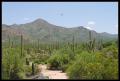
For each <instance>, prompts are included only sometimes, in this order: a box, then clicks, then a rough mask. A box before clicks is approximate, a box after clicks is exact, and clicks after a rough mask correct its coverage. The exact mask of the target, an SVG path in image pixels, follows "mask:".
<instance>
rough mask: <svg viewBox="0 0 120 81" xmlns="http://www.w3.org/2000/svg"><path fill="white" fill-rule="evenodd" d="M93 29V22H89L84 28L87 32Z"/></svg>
mask: <svg viewBox="0 0 120 81" xmlns="http://www.w3.org/2000/svg"><path fill="white" fill-rule="evenodd" d="M94 27H95V22H94V21H89V22H88V23H87V25H86V28H87V29H89V30H92V29H93V28H94Z"/></svg>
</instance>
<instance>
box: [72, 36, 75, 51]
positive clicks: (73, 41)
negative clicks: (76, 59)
mask: <svg viewBox="0 0 120 81" xmlns="http://www.w3.org/2000/svg"><path fill="white" fill-rule="evenodd" d="M74 43H75V38H74V35H73V40H72V46H73V47H72V49H73V52H74V51H75V45H74Z"/></svg>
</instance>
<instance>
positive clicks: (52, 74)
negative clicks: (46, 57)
mask: <svg viewBox="0 0 120 81" xmlns="http://www.w3.org/2000/svg"><path fill="white" fill-rule="evenodd" d="M38 67H39V68H40V69H41V73H42V74H43V75H44V76H48V77H49V79H68V77H67V76H66V73H63V72H62V71H59V70H48V69H47V66H46V65H41V64H40V65H39V66H38Z"/></svg>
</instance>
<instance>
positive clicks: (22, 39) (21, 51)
mask: <svg viewBox="0 0 120 81" xmlns="http://www.w3.org/2000/svg"><path fill="white" fill-rule="evenodd" d="M22 52H23V36H22V35H21V57H22V56H23V53H22Z"/></svg>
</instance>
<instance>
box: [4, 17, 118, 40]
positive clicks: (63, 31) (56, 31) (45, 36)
mask: <svg viewBox="0 0 120 81" xmlns="http://www.w3.org/2000/svg"><path fill="white" fill-rule="evenodd" d="M89 31H91V33H92V37H94V38H96V40H100V39H102V40H114V39H117V38H118V37H117V36H118V35H117V34H115V35H114V34H109V33H105V32H104V33H97V32H96V31H93V30H89V29H87V28H85V27H84V26H79V27H73V28H65V27H61V26H56V25H53V24H50V23H48V22H47V21H45V20H43V19H40V18H39V19H37V20H35V21H33V22H30V23H26V24H19V25H18V24H13V25H5V24H2V41H3V42H4V41H7V40H8V36H9V37H10V38H11V39H14V40H17V41H18V40H19V39H20V35H21V34H22V35H23V38H24V40H25V41H26V42H28V41H29V42H31V41H34V40H35V41H37V40H38V39H39V40H40V41H41V42H55V41H61V42H68V41H72V39H73V36H74V38H75V41H76V42H83V41H84V42H85V41H88V40H89Z"/></svg>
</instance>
